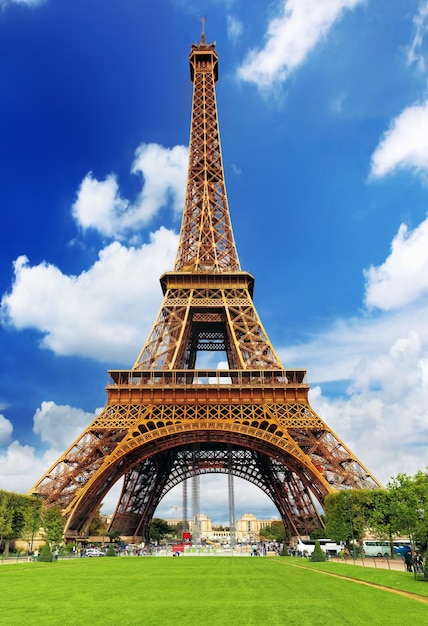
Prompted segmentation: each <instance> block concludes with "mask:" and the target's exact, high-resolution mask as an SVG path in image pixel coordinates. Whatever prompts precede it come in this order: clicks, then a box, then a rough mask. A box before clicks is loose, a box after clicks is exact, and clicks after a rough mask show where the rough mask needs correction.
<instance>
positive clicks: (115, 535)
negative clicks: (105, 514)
mask: <svg viewBox="0 0 428 626" xmlns="http://www.w3.org/2000/svg"><path fill="white" fill-rule="evenodd" d="M106 535H107V537H108V538H109V539H110V543H112V541H118V540H119V539H120V531H119V530H111V529H110V530H108V531H107V532H106Z"/></svg>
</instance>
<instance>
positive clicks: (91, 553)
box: [86, 548, 104, 556]
mask: <svg viewBox="0 0 428 626" xmlns="http://www.w3.org/2000/svg"><path fill="white" fill-rule="evenodd" d="M86 556H104V552H101V550H98V548H88V549H87V550H86Z"/></svg>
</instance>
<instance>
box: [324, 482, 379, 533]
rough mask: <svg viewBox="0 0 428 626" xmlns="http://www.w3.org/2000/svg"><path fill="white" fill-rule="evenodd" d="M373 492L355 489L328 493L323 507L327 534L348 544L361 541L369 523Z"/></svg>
mask: <svg viewBox="0 0 428 626" xmlns="http://www.w3.org/2000/svg"><path fill="white" fill-rule="evenodd" d="M373 493H374V492H373V491H372V490H364V489H358V490H357V489H356V490H352V491H348V490H347V491H340V492H339V493H333V494H329V495H328V496H327V497H326V499H325V509H324V511H325V522H326V532H327V536H328V537H329V538H330V539H333V540H334V541H338V542H339V541H345V542H346V543H347V544H348V545H350V544H351V543H354V542H355V541H361V540H362V539H363V537H364V534H365V532H366V529H367V527H368V526H369V524H370V510H371V507H372V502H373Z"/></svg>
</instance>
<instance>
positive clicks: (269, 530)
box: [260, 520, 286, 543]
mask: <svg viewBox="0 0 428 626" xmlns="http://www.w3.org/2000/svg"><path fill="white" fill-rule="evenodd" d="M260 535H261V537H262V538H263V539H266V540H268V541H277V542H278V543H284V542H285V539H286V531H285V527H284V524H283V523H282V521H279V520H278V521H274V522H272V523H271V525H270V526H265V527H264V528H262V530H261V531H260Z"/></svg>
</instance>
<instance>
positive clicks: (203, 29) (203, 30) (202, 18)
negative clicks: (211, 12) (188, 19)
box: [201, 17, 207, 44]
mask: <svg viewBox="0 0 428 626" xmlns="http://www.w3.org/2000/svg"><path fill="white" fill-rule="evenodd" d="M206 21H207V18H206V17H201V24H202V33H201V43H203V44H205V43H206V40H205V22H206Z"/></svg>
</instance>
